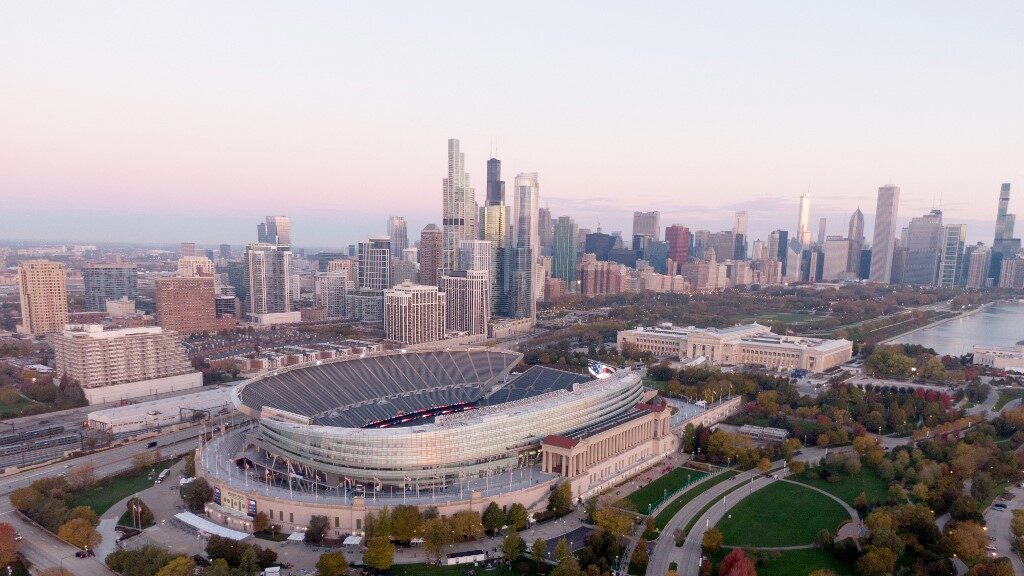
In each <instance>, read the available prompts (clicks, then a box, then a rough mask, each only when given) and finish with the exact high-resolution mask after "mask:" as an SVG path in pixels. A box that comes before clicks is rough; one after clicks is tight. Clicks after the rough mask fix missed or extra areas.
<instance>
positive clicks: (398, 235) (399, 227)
mask: <svg viewBox="0 0 1024 576" xmlns="http://www.w3.org/2000/svg"><path fill="white" fill-rule="evenodd" d="M388 238H390V239H391V256H392V257H393V258H401V257H402V250H405V249H406V248H408V247H409V233H408V231H407V230H406V226H405V218H402V217H401V216H390V217H388Z"/></svg>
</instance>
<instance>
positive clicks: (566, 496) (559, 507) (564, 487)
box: [548, 482, 572, 516]
mask: <svg viewBox="0 0 1024 576" xmlns="http://www.w3.org/2000/svg"><path fill="white" fill-rule="evenodd" d="M548 510H550V511H551V512H553V513H554V514H555V516H565V515H566V514H568V513H569V512H571V511H572V486H570V485H569V483H568V482H562V483H561V484H559V485H558V487H557V488H555V489H554V490H553V491H552V492H551V495H550V496H548Z"/></svg>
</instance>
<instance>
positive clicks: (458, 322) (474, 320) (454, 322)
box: [441, 270, 491, 335]
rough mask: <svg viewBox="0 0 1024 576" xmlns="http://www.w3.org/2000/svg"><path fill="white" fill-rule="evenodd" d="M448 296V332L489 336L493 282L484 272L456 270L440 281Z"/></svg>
mask: <svg viewBox="0 0 1024 576" xmlns="http://www.w3.org/2000/svg"><path fill="white" fill-rule="evenodd" d="M441 287H442V288H443V292H444V294H445V310H446V316H445V328H446V329H447V330H450V331H453V332H466V333H468V334H481V335H486V334H487V327H488V325H489V324H490V322H491V279H490V278H489V277H488V275H487V272H486V271H484V270H457V271H455V272H452V273H451V275H449V276H443V277H442V278H441Z"/></svg>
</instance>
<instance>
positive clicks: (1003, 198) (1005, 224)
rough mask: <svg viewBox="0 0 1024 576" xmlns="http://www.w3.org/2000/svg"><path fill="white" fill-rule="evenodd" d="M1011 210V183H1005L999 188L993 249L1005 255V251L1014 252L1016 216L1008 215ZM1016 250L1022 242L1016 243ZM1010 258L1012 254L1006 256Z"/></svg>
mask: <svg viewBox="0 0 1024 576" xmlns="http://www.w3.org/2000/svg"><path fill="white" fill-rule="evenodd" d="M1009 208H1010V183H1009V182H1005V183H1004V184H1003V185H1002V186H1000V187H999V208H998V209H997V210H996V237H995V241H994V242H993V243H992V249H993V250H995V251H997V252H1000V253H1004V252H1003V251H1005V250H1012V249H1013V248H1014V246H1013V244H1014V242H1013V240H1014V238H1013V225H1014V223H1015V221H1016V218H1017V217H1016V216H1015V215H1014V214H1008V213H1007V210H1009ZM1016 248H1017V249H1018V250H1019V249H1020V240H1017V241H1016ZM1005 255H1007V256H1009V255H1010V254H1005Z"/></svg>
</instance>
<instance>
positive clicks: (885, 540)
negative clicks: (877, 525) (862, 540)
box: [871, 528, 906, 558]
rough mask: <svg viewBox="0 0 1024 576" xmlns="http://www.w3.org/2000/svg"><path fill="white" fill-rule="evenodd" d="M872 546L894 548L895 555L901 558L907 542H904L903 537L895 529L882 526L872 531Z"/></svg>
mask: <svg viewBox="0 0 1024 576" xmlns="http://www.w3.org/2000/svg"><path fill="white" fill-rule="evenodd" d="M871 547H872V548H888V549H889V550H892V553H893V556H895V557H896V558H899V557H900V556H903V550H904V548H905V547H906V543H904V542H903V538H900V535H899V534H897V533H896V531H895V530H892V529H888V528H881V529H879V530H876V531H874V532H872V533H871Z"/></svg>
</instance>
